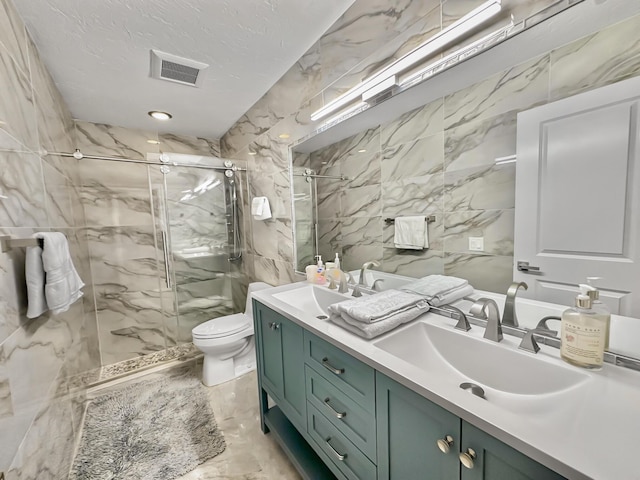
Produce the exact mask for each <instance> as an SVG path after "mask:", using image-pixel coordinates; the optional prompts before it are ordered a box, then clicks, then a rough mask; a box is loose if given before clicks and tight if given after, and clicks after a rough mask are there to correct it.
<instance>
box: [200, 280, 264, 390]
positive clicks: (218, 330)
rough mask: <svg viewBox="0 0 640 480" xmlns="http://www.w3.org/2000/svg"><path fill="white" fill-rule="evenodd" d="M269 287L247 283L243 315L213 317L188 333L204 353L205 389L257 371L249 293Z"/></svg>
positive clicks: (260, 283) (203, 378) (203, 379)
mask: <svg viewBox="0 0 640 480" xmlns="http://www.w3.org/2000/svg"><path fill="white" fill-rule="evenodd" d="M270 287H271V285H269V284H266V283H263V282H255V283H251V284H249V288H248V291H247V303H246V307H245V311H244V313H235V314H233V315H227V316H224V317H219V318H214V319H212V320H208V321H206V322H204V323H201V324H200V325H198V326H196V327H195V328H194V329H193V330H191V335H192V337H193V344H194V345H195V346H196V347H197V348H198V349H199V350H200V351H201V352H202V353H204V365H203V368H202V383H204V384H205V385H206V386H208V387H212V386H214V385H218V384H220V383H224V382H228V381H229V380H232V379H234V378H236V377H238V376H240V375H242V374H244V373H246V372H249V371H251V370H254V369H255V368H256V353H255V342H254V338H253V307H252V304H251V299H252V293H253V292H256V291H258V290H264V289H265V288H270Z"/></svg>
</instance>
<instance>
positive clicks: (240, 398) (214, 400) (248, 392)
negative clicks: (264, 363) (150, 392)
mask: <svg viewBox="0 0 640 480" xmlns="http://www.w3.org/2000/svg"><path fill="white" fill-rule="evenodd" d="M201 371H202V361H201V360H200V361H197V362H193V363H191V364H190V365H186V366H181V367H177V368H172V369H167V370H163V371H160V372H154V373H148V374H146V375H141V376H136V378H133V379H130V380H128V381H127V382H126V383H135V382H140V381H146V380H149V379H150V378H151V377H158V376H174V375H195V376H198V377H200V375H201ZM123 383H124V382H118V384H117V385H115V386H113V387H103V388H100V389H97V390H96V391H94V392H92V394H90V395H89V397H91V396H95V395H101V394H103V393H105V392H106V391H108V390H109V389H111V388H118V387H121V386H122V385H123ZM203 388H207V390H208V395H209V399H210V401H211V408H212V409H213V412H214V415H215V418H216V421H217V422H218V427H219V428H220V430H221V431H222V433H223V434H224V439H225V441H226V443H227V448H226V449H225V451H224V452H222V453H221V454H220V455H218V456H217V457H214V458H212V459H211V460H209V461H207V462H205V463H203V464H202V465H200V466H199V467H198V468H196V469H195V470H194V471H192V472H190V473H188V474H186V475H184V476H182V477H180V479H179V480H213V479H216V480H220V479H224V480H266V479H270V480H271V479H278V480H298V479H300V476H299V475H298V473H297V472H296V470H295V469H294V468H293V466H292V465H291V463H290V462H289V460H288V459H287V457H286V456H285V454H284V453H283V452H282V450H281V449H280V447H279V446H278V444H277V443H276V441H275V440H274V439H273V438H272V437H271V436H270V435H264V434H263V433H262V431H261V430H260V420H259V413H258V386H257V380H256V372H255V371H253V372H250V373H247V374H246V375H243V376H242V377H240V378H238V379H236V380H232V381H230V382H227V383H224V384H222V385H218V386H215V387H203ZM149 480H155V479H149Z"/></svg>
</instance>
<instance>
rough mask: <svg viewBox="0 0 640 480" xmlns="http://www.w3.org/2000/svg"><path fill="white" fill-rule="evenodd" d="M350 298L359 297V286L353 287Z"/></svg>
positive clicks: (360, 293)
mask: <svg viewBox="0 0 640 480" xmlns="http://www.w3.org/2000/svg"><path fill="white" fill-rule="evenodd" d="M351 296H352V297H361V296H362V292H361V291H360V285H356V286H355V287H353V292H351Z"/></svg>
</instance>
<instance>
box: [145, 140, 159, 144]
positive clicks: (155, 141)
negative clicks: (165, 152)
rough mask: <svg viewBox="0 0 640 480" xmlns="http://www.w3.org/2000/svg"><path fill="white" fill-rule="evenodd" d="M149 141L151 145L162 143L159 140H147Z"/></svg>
mask: <svg viewBox="0 0 640 480" xmlns="http://www.w3.org/2000/svg"><path fill="white" fill-rule="evenodd" d="M147 143H150V144H151V145H160V142H159V141H158V140H147Z"/></svg>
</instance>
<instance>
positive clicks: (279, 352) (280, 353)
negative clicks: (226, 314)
mask: <svg viewBox="0 0 640 480" xmlns="http://www.w3.org/2000/svg"><path fill="white" fill-rule="evenodd" d="M255 306H256V308H255V309H254V311H255V312H256V313H255V315H256V325H257V326H258V328H259V329H260V335H259V339H258V341H259V342H260V345H259V348H258V351H259V352H261V353H260V355H261V358H260V360H261V361H260V362H259V365H260V380H261V382H262V386H263V388H264V389H265V390H266V391H267V393H269V395H271V396H272V397H273V399H274V400H275V402H276V403H277V404H278V406H279V407H280V409H281V410H282V412H283V413H284V414H285V415H286V416H287V417H288V418H289V420H290V421H291V422H292V423H294V424H295V425H296V427H298V428H302V429H304V426H305V425H306V423H307V419H306V417H307V410H306V405H307V403H306V398H305V383H304V355H303V351H304V344H303V340H302V331H303V330H302V328H301V327H300V326H298V325H296V324H295V323H293V322H291V321H290V320H288V319H286V318H284V317H283V316H282V315H280V314H279V313H276V312H274V311H273V310H271V309H269V308H267V307H265V306H264V305H261V304H260V303H258V302H256V303H255Z"/></svg>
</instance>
